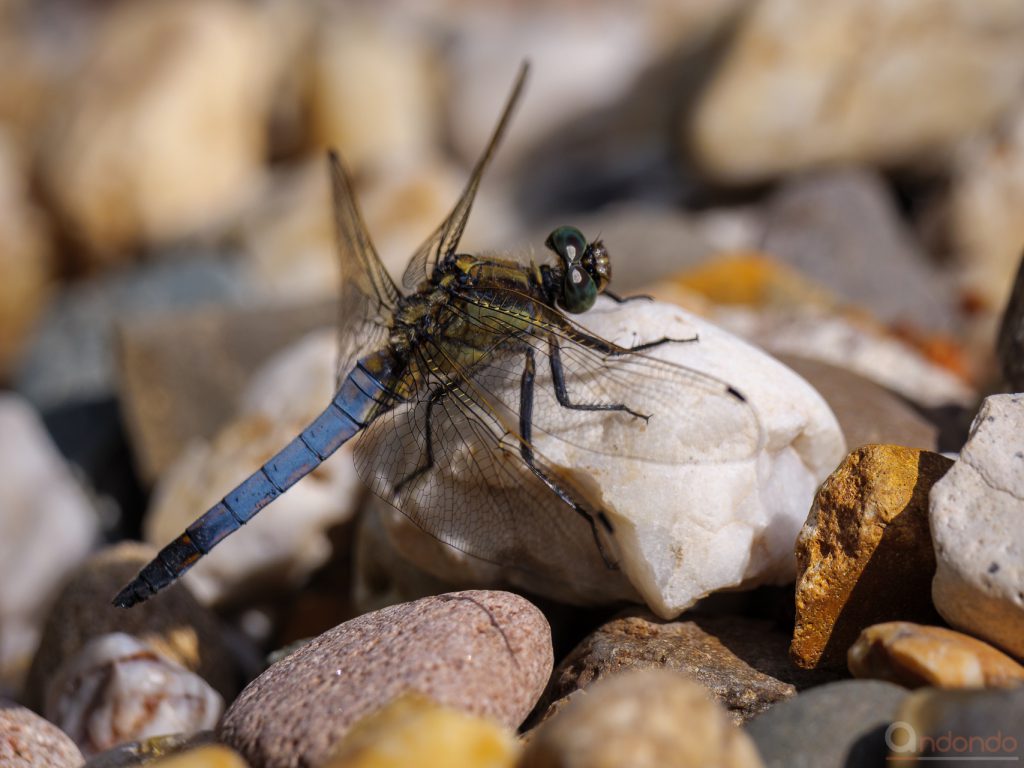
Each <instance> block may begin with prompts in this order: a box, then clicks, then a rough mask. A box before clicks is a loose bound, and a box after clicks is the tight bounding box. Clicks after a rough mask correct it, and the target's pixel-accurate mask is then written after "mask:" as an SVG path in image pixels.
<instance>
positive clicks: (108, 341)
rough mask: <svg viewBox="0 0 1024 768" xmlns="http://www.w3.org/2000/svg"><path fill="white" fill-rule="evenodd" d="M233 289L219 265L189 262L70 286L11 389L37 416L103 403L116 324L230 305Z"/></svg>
mask: <svg viewBox="0 0 1024 768" xmlns="http://www.w3.org/2000/svg"><path fill="white" fill-rule="evenodd" d="M239 283H240V281H239V280H238V276H237V274H236V273H235V271H234V270H233V269H232V268H231V267H230V266H229V265H227V264H225V263H224V262H220V261H216V260H200V259H197V258H192V259H188V260H178V261H175V260H168V261H163V262H157V263H154V264H150V265H146V266H141V267H133V268H125V269H121V270H117V271H111V272H108V273H106V274H103V275H100V276H98V277H95V278H91V279H89V280H85V281H83V282H80V283H77V284H74V285H72V286H70V287H68V288H66V289H65V290H64V291H63V292H62V293H61V294H59V295H58V296H57V297H56V298H55V300H54V301H53V302H52V304H51V305H50V307H49V308H48V310H47V311H46V313H45V314H44V316H43V317H42V318H41V319H40V321H39V325H38V328H37V331H36V334H35V336H34V338H33V340H32V341H31V342H30V344H29V346H28V348H27V349H26V350H25V353H24V355H23V357H22V360H21V364H20V366H19V368H18V370H17V371H16V374H15V387H16V389H18V390H19V391H21V392H22V393H23V394H24V395H25V396H26V397H28V398H29V399H30V400H31V401H33V402H34V403H35V404H36V405H37V406H38V407H40V408H43V409H45V408H49V407H53V406H56V405H60V404H63V403H66V402H72V401H80V400H87V399H94V398H101V397H105V396H109V395H110V394H111V393H112V392H113V391H114V389H115V375H114V352H115V328H116V325H117V324H118V323H126V322H134V321H135V320H137V319H138V318H139V317H140V316H143V315H146V314H149V313H152V312H154V311H159V310H167V309H170V308H172V307H185V306H196V305H199V304H204V303H212V302H235V303H237V302H238V301H240V299H241V290H240V289H239V287H238V286H239ZM176 343H178V344H180V343H181V339H180V337H178V338H177V340H176Z"/></svg>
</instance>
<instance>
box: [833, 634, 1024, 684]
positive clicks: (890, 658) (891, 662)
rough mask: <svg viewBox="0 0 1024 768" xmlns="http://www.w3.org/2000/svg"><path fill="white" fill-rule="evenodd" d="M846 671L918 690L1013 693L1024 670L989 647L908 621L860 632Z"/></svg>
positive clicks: (1021, 679)
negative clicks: (935, 689)
mask: <svg viewBox="0 0 1024 768" xmlns="http://www.w3.org/2000/svg"><path fill="white" fill-rule="evenodd" d="M848 662H849V666H850V672H851V673H852V674H853V675H854V676H855V677H867V678H874V679H877V680H888V681H889V682H892V683H896V684H897V685H902V686H905V687H907V688H919V687H921V686H925V685H930V686H932V687H935V688H1011V687H1014V686H1018V685H1024V667H1022V666H1021V665H1020V664H1018V663H1017V662H1016V661H1014V660H1013V659H1011V658H1010V657H1009V656H1007V655H1006V654H1005V653H1001V652H1000V651H997V650H996V649H995V648H993V647H992V646H991V645H989V644H988V643H983V642H981V641H980V640H976V639H975V638H973V637H971V636H970V635H965V634H962V633H960V632H954V631H953V630H950V629H945V628H943V627H927V626H923V625H920V624H912V623H910V622H906V621H893V622H889V623H887V624H876V625H875V626H873V627H868V628H867V629H865V630H864V631H863V632H861V634H860V637H858V638H857V642H855V643H854V644H853V645H852V646H850V651H849V654H848Z"/></svg>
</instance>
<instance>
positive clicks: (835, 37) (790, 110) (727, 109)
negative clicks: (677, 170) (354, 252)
mask: <svg viewBox="0 0 1024 768" xmlns="http://www.w3.org/2000/svg"><path fill="white" fill-rule="evenodd" d="M809 11H810V6H808V5H807V4H806V3H804V2H801V0H764V1H763V2H759V3H754V4H752V5H751V9H750V12H749V13H748V14H747V15H746V16H745V17H744V19H743V22H742V24H741V27H740V29H739V31H738V33H737V35H736V40H735V43H734V45H733V48H732V50H730V51H729V54H728V57H727V58H726V60H725V62H724V63H723V65H722V67H721V68H720V69H719V71H717V72H716V73H715V74H714V77H713V79H712V82H711V84H710V86H709V88H708V90H707V93H706V94H705V97H704V99H703V101H702V103H701V105H700V108H699V110H698V111H697V113H696V115H695V116H694V119H693V123H692V126H688V128H690V130H692V138H693V143H694V147H695V148H696V152H697V156H698V158H699V159H700V161H701V162H702V164H703V166H704V167H705V168H706V169H707V171H708V172H709V173H711V174H713V175H714V176H715V177H717V178H720V179H723V180H726V181H729V182H733V183H736V182H738V183H744V182H751V181H756V180H760V179H764V178H766V177H771V176H777V175H781V174H783V173H786V172H791V171H799V170H803V169H805V168H808V167H813V166H819V165H825V164H830V165H839V164H850V163H866V164H889V163H894V162H899V161H901V160H907V159H908V158H913V157H915V156H919V155H921V154H922V153H927V152H933V153H934V152H936V151H939V150H941V149H943V148H944V147H947V146H949V145H950V144H951V143H952V142H954V141H955V140H957V139H959V138H962V137H964V136H966V135H969V134H970V133H972V132H974V131H977V130H979V129H982V128H984V127H986V126H987V125H988V124H990V123H992V122H993V121H994V120H995V119H996V118H998V117H999V116H1000V115H1001V114H1002V113H1004V112H1006V111H1007V110H1008V109H1009V108H1010V107H1011V106H1012V105H1013V103H1014V102H1015V101H1016V100H1017V99H1018V98H1019V92H1020V87H1021V84H1022V83H1024V61H1022V60H1021V58H1020V57H1019V56H1018V55H1017V54H1018V51H1019V50H1020V47H1021V45H1024V7H1022V6H1021V5H1020V4H1019V3H1017V2H1015V0H996V1H995V2H990V3H986V4H984V5H983V6H982V5H975V4H972V5H971V6H970V8H968V7H966V6H964V5H963V4H961V3H959V2H957V0H915V1H914V2H883V3H873V4H865V3H855V4H849V3H845V2H839V1H835V0H833V1H831V2H821V3H815V4H814V5H813V12H809ZM780 105H785V108H783V109H780ZM897 116H898V119H896V117H897Z"/></svg>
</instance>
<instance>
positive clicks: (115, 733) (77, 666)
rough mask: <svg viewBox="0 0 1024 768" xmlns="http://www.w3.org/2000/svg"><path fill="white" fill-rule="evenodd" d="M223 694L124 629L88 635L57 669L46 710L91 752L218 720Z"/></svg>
mask: <svg viewBox="0 0 1024 768" xmlns="http://www.w3.org/2000/svg"><path fill="white" fill-rule="evenodd" d="M223 711H224V700H223V699H222V698H221V696H220V694H219V693H217V692H216V691H215V690H213V688H211V687H210V686H209V685H208V684H207V683H206V681H205V680H203V678H201V677H199V675H197V674H195V673H194V672H190V671H189V670H187V669H185V668H184V667H182V666H181V665H179V664H177V663H175V662H173V661H171V660H170V659H167V658H165V657H163V656H161V655H160V654H158V653H157V652H156V651H155V650H153V648H151V647H150V646H148V645H146V644H145V643H143V642H141V641H140V640H138V639H136V638H135V637H132V636H131V635H126V634H123V633H120V632H115V633H113V634H109V635H101V636H100V637H97V638H94V639H93V640H90V641H89V642H88V643H87V644H86V645H85V646H84V647H83V648H82V649H81V650H80V651H79V652H78V653H77V654H75V655H74V656H72V657H71V658H70V659H68V661H66V662H65V663H64V664H63V665H61V668H60V669H59V670H58V671H57V673H56V675H55V677H54V678H53V681H52V682H51V683H50V685H49V686H48V689H47V693H46V705H45V714H46V718H47V719H48V720H49V721H50V722H52V723H55V724H56V725H58V726H60V728H61V730H63V731H64V732H65V733H66V734H68V735H69V736H70V737H71V738H72V739H74V741H75V743H76V744H78V746H79V748H80V749H81V750H82V752H83V753H85V754H86V755H94V754H96V753H97V752H102V751H104V750H106V749H110V748H111V747H113V746H116V745H117V744H121V743H123V742H126V741H143V740H145V739H148V738H151V737H153V736H165V735H168V734H189V733H194V732H196V731H201V730H205V729H208V728H212V727H213V726H214V725H216V723H217V720H218V718H219V717H220V715H221V712H223Z"/></svg>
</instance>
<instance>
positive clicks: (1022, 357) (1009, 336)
mask: <svg viewBox="0 0 1024 768" xmlns="http://www.w3.org/2000/svg"><path fill="white" fill-rule="evenodd" d="M1022 241H1024V239H1022ZM998 352H999V361H1000V362H1001V363H1002V366H1003V376H1005V377H1006V380H1007V381H1008V382H1009V384H1010V389H1011V390H1013V391H1014V392H1024V257H1021V261H1020V266H1019V267H1018V268H1017V278H1016V280H1014V281H1013V290H1012V292H1011V293H1010V299H1009V301H1008V302H1007V303H1006V310H1005V311H1004V312H1003V321H1002V324H1001V325H1000V328H999V342H998Z"/></svg>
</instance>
